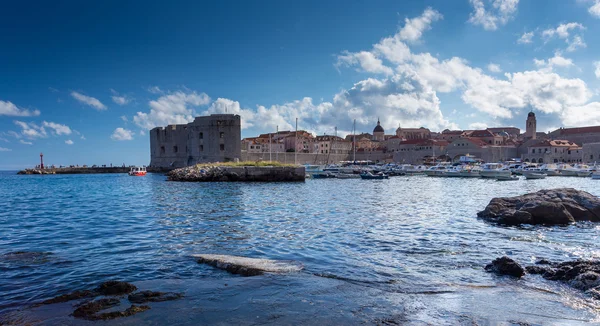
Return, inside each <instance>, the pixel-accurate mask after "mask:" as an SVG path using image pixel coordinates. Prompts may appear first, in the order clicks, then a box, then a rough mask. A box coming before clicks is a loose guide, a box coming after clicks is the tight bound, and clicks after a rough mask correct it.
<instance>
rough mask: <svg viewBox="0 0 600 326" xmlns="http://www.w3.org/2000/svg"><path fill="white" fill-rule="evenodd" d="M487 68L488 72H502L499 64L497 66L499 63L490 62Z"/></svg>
mask: <svg viewBox="0 0 600 326" xmlns="http://www.w3.org/2000/svg"><path fill="white" fill-rule="evenodd" d="M487 69H488V70H489V71H490V72H502V69H500V66H499V65H497V64H495V63H490V64H489V65H488V66H487Z"/></svg>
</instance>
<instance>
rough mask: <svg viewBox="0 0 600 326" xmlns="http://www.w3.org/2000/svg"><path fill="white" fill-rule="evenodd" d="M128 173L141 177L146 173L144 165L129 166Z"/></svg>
mask: <svg viewBox="0 0 600 326" xmlns="http://www.w3.org/2000/svg"><path fill="white" fill-rule="evenodd" d="M129 175H130V176H132V177H143V176H145V175H146V168H145V167H143V166H142V167H138V166H134V167H131V170H129Z"/></svg>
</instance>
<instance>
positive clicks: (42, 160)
mask: <svg viewBox="0 0 600 326" xmlns="http://www.w3.org/2000/svg"><path fill="white" fill-rule="evenodd" d="M40 169H42V170H43V169H44V153H40Z"/></svg>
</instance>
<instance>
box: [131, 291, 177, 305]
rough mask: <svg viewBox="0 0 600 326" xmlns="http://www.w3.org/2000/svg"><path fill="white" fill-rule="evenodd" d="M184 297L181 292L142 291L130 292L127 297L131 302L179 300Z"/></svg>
mask: <svg viewBox="0 0 600 326" xmlns="http://www.w3.org/2000/svg"><path fill="white" fill-rule="evenodd" d="M182 297H183V294H181V293H173V292H155V291H142V292H137V293H133V294H130V295H129V296H128V297H127V299H128V300H129V302H131V303H146V302H162V301H171V300H177V299H180V298H182Z"/></svg>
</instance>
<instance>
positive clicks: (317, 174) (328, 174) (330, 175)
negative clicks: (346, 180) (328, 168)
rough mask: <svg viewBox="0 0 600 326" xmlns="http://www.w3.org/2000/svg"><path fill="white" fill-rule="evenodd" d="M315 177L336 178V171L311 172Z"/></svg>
mask: <svg viewBox="0 0 600 326" xmlns="http://www.w3.org/2000/svg"><path fill="white" fill-rule="evenodd" d="M311 176H312V178H313V179H331V178H335V176H336V173H331V172H315V173H312V174H311Z"/></svg>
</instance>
